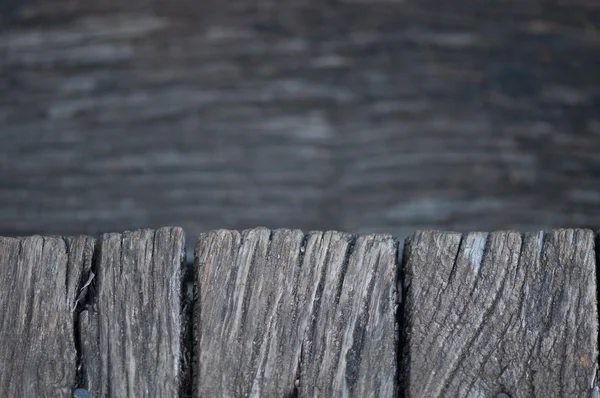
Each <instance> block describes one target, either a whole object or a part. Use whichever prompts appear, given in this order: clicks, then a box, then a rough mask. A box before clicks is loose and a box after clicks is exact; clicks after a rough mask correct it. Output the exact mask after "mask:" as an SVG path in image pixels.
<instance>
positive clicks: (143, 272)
mask: <svg viewBox="0 0 600 398" xmlns="http://www.w3.org/2000/svg"><path fill="white" fill-rule="evenodd" d="M184 249H185V242H184V234H183V230H182V229H180V228H161V229H159V230H156V231H153V230H148V229H146V230H140V231H134V232H125V233H123V234H117V233H113V234H105V235H103V236H102V237H101V238H100V247H99V253H98V258H97V259H96V262H97V264H96V266H95V268H94V272H95V273H96V283H95V286H94V293H93V294H92V297H91V298H90V302H89V304H88V306H87V308H86V309H85V310H84V311H83V312H82V313H81V315H80V334H81V341H82V351H83V352H82V353H83V359H84V360H83V364H84V369H85V374H86V378H87V387H88V389H89V390H90V392H91V393H92V395H93V396H109V397H155V396H159V397H176V396H177V395H178V393H179V388H180V385H179V384H180V377H179V376H180V350H181V337H182V336H181V294H182V280H181V275H182V271H181V270H182V268H181V267H182V259H183V253H184Z"/></svg>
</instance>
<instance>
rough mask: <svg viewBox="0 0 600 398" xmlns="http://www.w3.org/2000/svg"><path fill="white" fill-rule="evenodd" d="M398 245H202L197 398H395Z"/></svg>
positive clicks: (284, 234)
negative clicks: (295, 397) (210, 397)
mask: <svg viewBox="0 0 600 398" xmlns="http://www.w3.org/2000/svg"><path fill="white" fill-rule="evenodd" d="M396 254H397V245H396V244H395V241H394V240H393V239H392V238H391V237H389V236H386V235H375V236H366V237H359V238H355V237H353V236H352V235H348V234H343V233H336V232H327V233H322V232H312V233H309V234H308V235H306V236H305V235H303V234H302V233H301V232H300V231H297V230H276V231H270V230H268V229H264V228H260V229H253V230H247V231H244V232H243V233H241V234H240V233H238V232H235V231H227V230H219V231H215V232H211V233H208V234H205V235H202V236H201V237H200V239H199V241H198V244H197V247H196V264H197V274H196V280H195V282H196V289H197V300H196V302H195V307H194V310H195V317H194V325H195V327H196V329H195V340H196V346H195V354H196V364H197V368H196V369H195V373H194V385H195V395H196V396H215V395H219V396H227V397H242V396H314V395H315V394H316V395H322V396H340V395H350V396H373V395H377V396H390V397H391V396H394V394H395V392H396V388H397V383H396V377H397V344H398V338H397V335H396V331H397V325H396V303H397V292H396V271H397V269H398V267H397V256H396Z"/></svg>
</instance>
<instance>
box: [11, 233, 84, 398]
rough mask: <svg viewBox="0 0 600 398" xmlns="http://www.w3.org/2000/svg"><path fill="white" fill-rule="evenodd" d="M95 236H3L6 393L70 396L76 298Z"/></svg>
mask: <svg viewBox="0 0 600 398" xmlns="http://www.w3.org/2000/svg"><path fill="white" fill-rule="evenodd" d="M93 250H94V239H93V238H89V237H78V238H60V237H41V236H31V237H27V238H18V239H15V238H1V237H0V396H1V397H69V396H70V395H71V391H72V388H73V387H75V386H76V384H77V382H78V380H77V361H78V358H77V352H76V346H75V344H76V342H75V323H74V321H75V317H76V312H75V307H74V304H75V301H76V298H77V295H78V292H79V287H80V283H81V279H82V276H84V275H85V273H86V270H89V268H90V266H91V262H92V255H93Z"/></svg>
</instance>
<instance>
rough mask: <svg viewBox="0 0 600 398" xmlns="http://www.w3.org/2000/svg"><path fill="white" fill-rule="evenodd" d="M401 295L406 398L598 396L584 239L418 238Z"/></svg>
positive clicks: (589, 251) (590, 263)
mask: <svg viewBox="0 0 600 398" xmlns="http://www.w3.org/2000/svg"><path fill="white" fill-rule="evenodd" d="M404 287H405V289H406V290H405V297H406V302H405V308H404V311H405V312H404V314H405V319H404V322H405V325H404V328H405V330H404V331H405V342H406V345H405V347H404V350H405V357H404V359H405V363H404V369H403V376H404V377H403V383H404V387H405V390H406V393H407V394H406V395H407V396H410V397H430V396H431V397H434V396H444V397H492V396H494V395H495V394H496V393H499V392H501V391H504V392H506V393H508V394H510V396H512V397H589V396H592V393H596V394H597V389H598V386H597V380H596V369H597V355H598V351H597V350H598V320H597V315H598V314H597V308H596V304H597V302H596V270H595V253H594V234H593V233H592V232H591V231H588V230H557V231H552V232H548V233H542V232H540V233H537V234H525V235H521V234H519V233H516V232H496V233H491V234H486V233H469V234H465V235H461V234H458V233H445V232H418V233H416V234H414V235H412V236H411V237H410V238H409V239H408V240H407V243H406V246H405V279H404ZM595 396H597V395H595Z"/></svg>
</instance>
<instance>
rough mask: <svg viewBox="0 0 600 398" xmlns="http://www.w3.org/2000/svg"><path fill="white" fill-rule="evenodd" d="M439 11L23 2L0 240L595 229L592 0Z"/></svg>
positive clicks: (12, 36)
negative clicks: (281, 231)
mask: <svg viewBox="0 0 600 398" xmlns="http://www.w3.org/2000/svg"><path fill="white" fill-rule="evenodd" d="M1 1H2V2H7V1H11V2H12V1H16V0H1ZM232 3H233V4H232ZM443 3H444V4H441V2H440V1H439V0H403V1H396V0H335V1H322V0H288V1H276V0H261V2H260V4H257V2H256V1H253V0H231V1H228V2H217V1H196V0H128V1H122V0H97V1H75V0H31V1H25V0H21V3H20V4H19V5H20V6H21V7H16V8H14V7H11V9H13V10H14V12H13V15H14V18H12V19H9V20H5V19H4V18H2V17H3V16H4V15H3V14H2V12H1V11H0V14H2V15H0V19H1V20H0V93H1V96H0V139H1V142H2V145H0V170H1V171H2V180H1V181H0V182H1V183H0V203H1V204H2V206H0V235H7V236H11V235H30V234H34V233H43V234H63V235H72V234H81V233H85V234H94V235H98V234H100V233H104V232H106V231H124V230H126V229H132V228H148V227H159V226H162V225H173V224H175V225H180V226H182V227H184V228H185V229H186V231H187V232H188V233H189V234H190V235H191V236H196V235H198V234H200V233H202V232H206V231H209V230H211V229H216V228H230V229H238V230H241V229H245V228H252V227H255V226H257V225H266V226H268V227H270V228H278V227H294V228H301V229H303V230H311V229H320V230H328V229H339V230H343V231H347V232H352V233H369V232H389V233H392V234H394V235H395V236H397V237H399V238H404V237H406V236H408V235H409V234H410V233H412V232H413V231H414V230H416V229H423V228H435V229H449V230H458V231H463V232H467V231H471V230H496V229H505V228H513V229H517V230H520V231H532V230H537V229H548V228H556V227H560V226H573V227H597V226H600V212H598V211H597V209H598V208H599V207H600V161H599V156H598V153H600V73H598V65H600V29H599V28H598V24H597V21H600V8H599V7H597V1H594V0H578V1H567V0H545V1H543V2H540V1H538V0H490V1H485V2H482V1H479V0H456V1H452V2H443ZM0 4H1V3H0ZM0 7H1V6H0ZM349 21H350V22H349Z"/></svg>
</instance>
